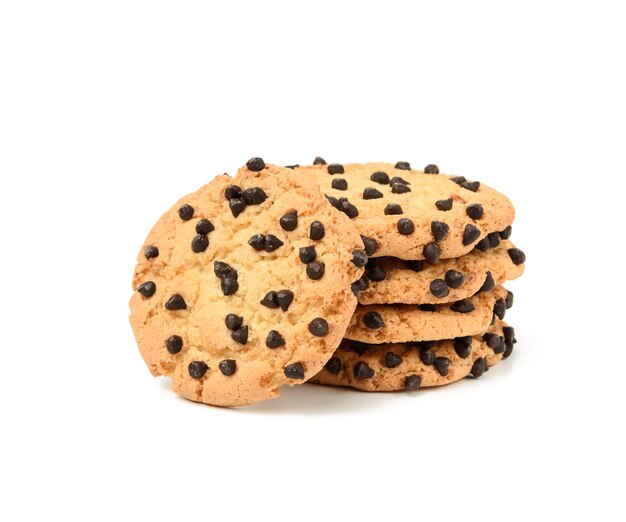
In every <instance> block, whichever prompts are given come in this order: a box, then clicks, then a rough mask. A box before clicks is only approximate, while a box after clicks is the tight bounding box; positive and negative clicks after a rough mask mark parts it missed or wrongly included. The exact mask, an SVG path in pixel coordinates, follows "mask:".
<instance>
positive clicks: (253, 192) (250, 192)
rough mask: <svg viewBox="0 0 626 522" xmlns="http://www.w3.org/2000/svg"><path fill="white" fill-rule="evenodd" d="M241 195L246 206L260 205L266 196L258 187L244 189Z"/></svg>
mask: <svg viewBox="0 0 626 522" xmlns="http://www.w3.org/2000/svg"><path fill="white" fill-rule="evenodd" d="M241 195H242V198H243V200H244V201H245V203H246V205H260V204H261V203H263V202H264V201H265V200H266V199H267V194H266V193H265V192H264V191H263V189H262V188H260V187H254V188H249V189H246V190H244V191H243V192H242V194H241Z"/></svg>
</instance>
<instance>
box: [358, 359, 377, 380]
mask: <svg viewBox="0 0 626 522" xmlns="http://www.w3.org/2000/svg"><path fill="white" fill-rule="evenodd" d="M354 377H355V379H358V380H359V381H364V380H365V379H371V378H372V377H374V370H372V369H371V368H370V367H369V366H368V365H367V364H365V363H364V362H363V361H360V362H358V363H356V364H355V365H354Z"/></svg>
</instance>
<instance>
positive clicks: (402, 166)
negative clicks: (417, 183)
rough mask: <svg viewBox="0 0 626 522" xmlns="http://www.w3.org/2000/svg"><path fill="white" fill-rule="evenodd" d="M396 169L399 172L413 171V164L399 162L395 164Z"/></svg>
mask: <svg viewBox="0 0 626 522" xmlns="http://www.w3.org/2000/svg"><path fill="white" fill-rule="evenodd" d="M395 167H396V168H397V169H398V170H411V164H410V163H409V162H408V161H398V163H396V164H395Z"/></svg>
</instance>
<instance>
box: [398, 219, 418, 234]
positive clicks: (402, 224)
mask: <svg viewBox="0 0 626 522" xmlns="http://www.w3.org/2000/svg"><path fill="white" fill-rule="evenodd" d="M397 227H398V232H400V234H402V235H403V236H408V235H409V234H412V233H413V232H415V225H414V224H413V221H411V220H410V219H407V218H401V219H399V220H398V224H397Z"/></svg>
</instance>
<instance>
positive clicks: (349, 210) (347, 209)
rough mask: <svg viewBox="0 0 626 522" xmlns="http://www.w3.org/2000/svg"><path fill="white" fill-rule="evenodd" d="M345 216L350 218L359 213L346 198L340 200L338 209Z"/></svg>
mask: <svg viewBox="0 0 626 522" xmlns="http://www.w3.org/2000/svg"><path fill="white" fill-rule="evenodd" d="M340 201H341V199H340ZM339 210H341V211H342V212H343V213H344V214H345V215H346V216H348V217H349V218H350V219H354V218H355V217H357V216H358V215H359V209H358V208H356V207H355V206H354V205H353V204H352V203H350V202H349V201H348V200H345V201H341V205H340V209H339Z"/></svg>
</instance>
